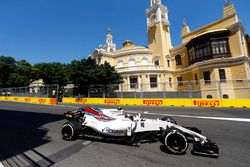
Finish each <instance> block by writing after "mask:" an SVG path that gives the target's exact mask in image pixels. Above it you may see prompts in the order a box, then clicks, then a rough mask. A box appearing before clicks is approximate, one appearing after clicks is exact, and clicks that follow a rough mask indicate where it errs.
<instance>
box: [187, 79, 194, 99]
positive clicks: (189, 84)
mask: <svg viewBox="0 0 250 167" xmlns="http://www.w3.org/2000/svg"><path fill="white" fill-rule="evenodd" d="M192 91H193V90H192V83H191V82H190V81H189V82H188V97H189V98H193V93H192Z"/></svg>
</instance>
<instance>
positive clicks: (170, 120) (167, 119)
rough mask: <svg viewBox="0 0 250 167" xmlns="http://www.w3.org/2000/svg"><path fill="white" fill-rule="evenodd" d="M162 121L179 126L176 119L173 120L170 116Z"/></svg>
mask: <svg viewBox="0 0 250 167" xmlns="http://www.w3.org/2000/svg"><path fill="white" fill-rule="evenodd" d="M161 120H162V121H167V122H171V123H173V124H176V125H177V122H176V121H175V119H174V118H172V117H168V116H166V117H163V118H161Z"/></svg>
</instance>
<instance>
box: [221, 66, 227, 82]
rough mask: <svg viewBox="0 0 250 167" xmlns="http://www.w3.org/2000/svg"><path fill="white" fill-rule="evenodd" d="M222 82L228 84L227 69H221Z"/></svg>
mask: <svg viewBox="0 0 250 167" xmlns="http://www.w3.org/2000/svg"><path fill="white" fill-rule="evenodd" d="M219 76H220V82H226V81H227V79H226V73H225V69H219Z"/></svg>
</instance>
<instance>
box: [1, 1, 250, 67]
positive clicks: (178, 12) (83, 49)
mask: <svg viewBox="0 0 250 167" xmlns="http://www.w3.org/2000/svg"><path fill="white" fill-rule="evenodd" d="M149 2H150V1H149V0H0V20H1V22H0V55H5V56H12V57H14V58H15V59H16V60H20V59H26V60H27V61H28V62H30V63H32V64H35V63H40V62H62V63H69V62H71V61H72V60H74V59H78V60H79V59H82V58H83V57H86V56H88V55H89V54H91V53H92V51H93V49H94V48H96V47H97V46H98V45H99V44H103V43H105V36H106V33H107V29H108V28H109V27H110V28H111V29H112V34H113V38H114V42H115V43H116V44H117V47H118V48H120V47H121V45H122V42H123V41H124V40H126V39H130V40H132V41H134V43H135V44H137V45H143V46H147V30H146V17H145V10H146V8H148V7H149ZM162 2H163V3H164V4H165V5H167V6H168V10H169V19H170V24H171V36H172V43H173V45H174V46H176V45H178V44H180V42H181V38H180V33H181V27H182V21H183V18H186V20H187V22H188V24H189V26H190V28H191V30H194V29H196V28H199V27H201V26H204V25H206V24H208V23H210V22H213V21H215V20H218V19H220V18H221V17H222V13H223V4H224V0H208V1H205V0H162ZM232 2H233V3H234V4H235V6H236V9H237V11H238V15H239V18H240V20H241V21H242V22H243V25H244V26H245V28H246V30H247V32H248V33H249V32H250V14H249V12H248V10H249V6H250V1H249V0H232Z"/></svg>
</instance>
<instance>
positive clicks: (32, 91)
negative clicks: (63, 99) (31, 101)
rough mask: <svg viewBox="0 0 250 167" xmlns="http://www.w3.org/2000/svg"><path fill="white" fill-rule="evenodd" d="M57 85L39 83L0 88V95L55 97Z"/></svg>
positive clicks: (56, 95)
mask: <svg viewBox="0 0 250 167" xmlns="http://www.w3.org/2000/svg"><path fill="white" fill-rule="evenodd" d="M58 88H59V86H58V85H39V86H27V87H16V88H2V89H0V96H17V97H41V98H57V97H58Z"/></svg>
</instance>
